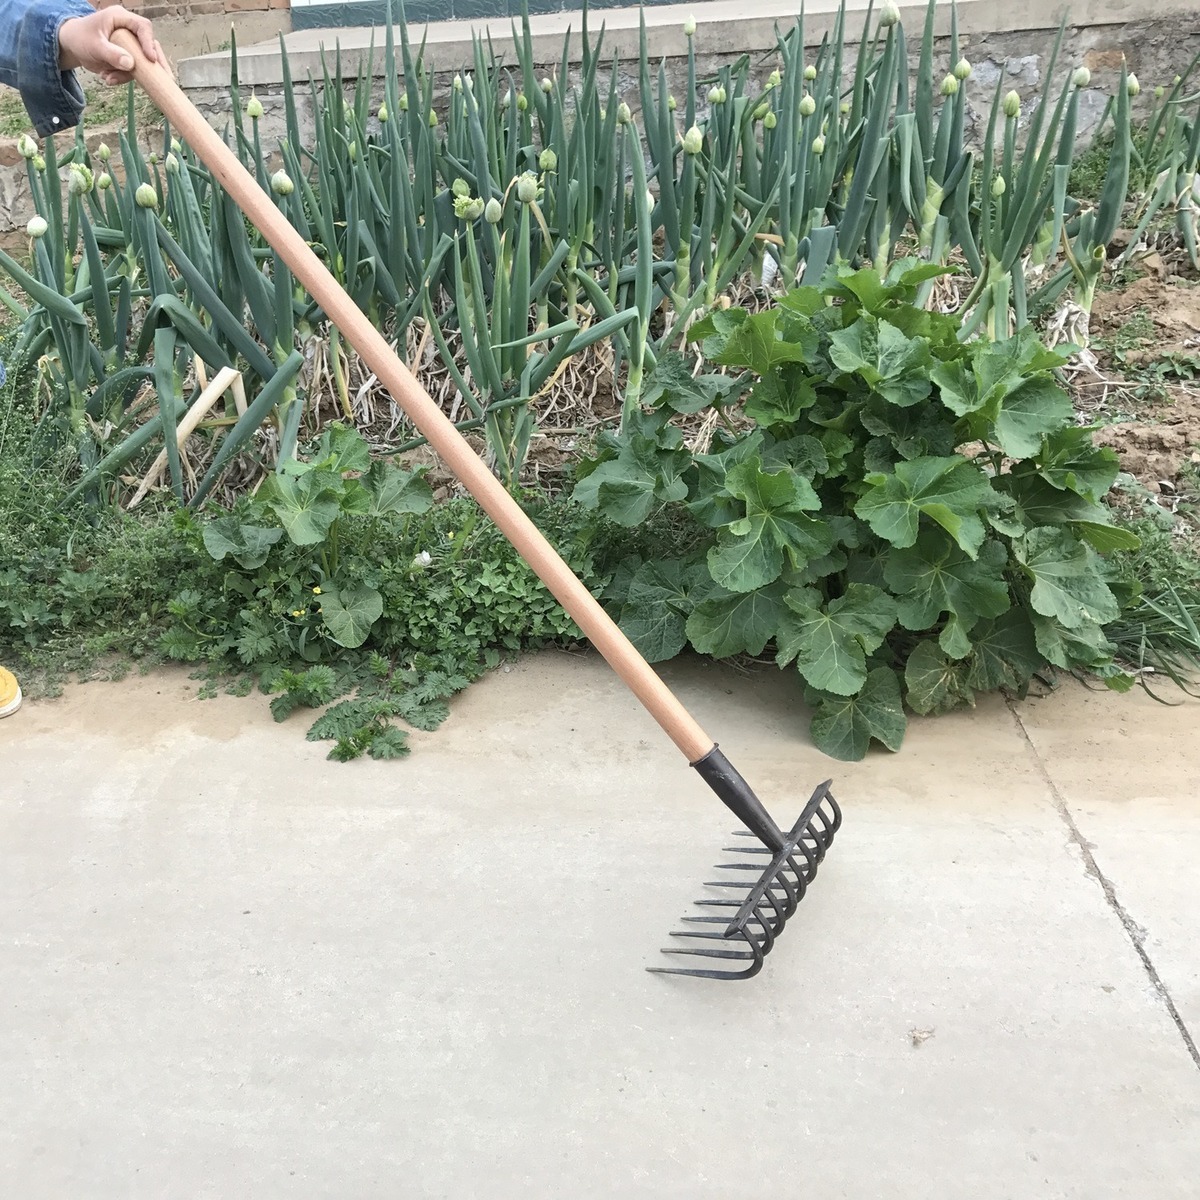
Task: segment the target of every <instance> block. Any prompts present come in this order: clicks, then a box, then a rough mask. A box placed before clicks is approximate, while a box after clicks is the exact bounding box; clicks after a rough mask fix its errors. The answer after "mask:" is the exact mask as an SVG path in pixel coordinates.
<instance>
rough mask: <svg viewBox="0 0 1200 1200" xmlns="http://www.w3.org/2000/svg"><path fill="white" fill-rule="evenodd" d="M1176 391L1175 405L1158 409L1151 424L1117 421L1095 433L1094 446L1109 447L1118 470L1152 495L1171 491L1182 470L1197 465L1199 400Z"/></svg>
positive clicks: (1198, 459) (1199, 439)
mask: <svg viewBox="0 0 1200 1200" xmlns="http://www.w3.org/2000/svg"><path fill="white" fill-rule="evenodd" d="M1178 391H1179V392H1180V395H1179V396H1178V399H1177V401H1176V404H1175V405H1174V406H1173V407H1172V408H1170V409H1159V410H1158V411H1157V412H1156V414H1155V415H1156V420H1154V421H1120V422H1118V423H1117V424H1115V425H1107V426H1105V427H1104V428H1103V429H1099V430H1097V431H1096V435H1095V442H1096V445H1097V446H1111V447H1112V448H1113V449H1114V450H1115V451H1116V452H1117V457H1118V458H1119V459H1120V460H1121V470H1123V471H1126V472H1128V473H1129V474H1130V475H1132V476H1134V478H1136V479H1137V480H1138V482H1139V483H1141V484H1142V485H1143V486H1144V487H1147V488H1149V489H1150V491H1152V492H1161V491H1175V490H1176V489H1177V487H1178V480H1179V477H1180V475H1181V474H1182V472H1183V469H1184V467H1185V466H1189V465H1190V466H1196V465H1197V464H1200V451H1197V449H1196V448H1197V446H1200V397H1197V396H1194V395H1188V394H1186V393H1184V392H1183V389H1178ZM1164 485H1165V486H1164Z"/></svg>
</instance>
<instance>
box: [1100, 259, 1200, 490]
mask: <svg viewBox="0 0 1200 1200" xmlns="http://www.w3.org/2000/svg"><path fill="white" fill-rule="evenodd" d="M1139 265H1140V266H1141V267H1142V269H1143V270H1145V271H1146V272H1147V273H1146V274H1144V275H1142V276H1141V277H1139V278H1138V279H1136V280H1134V281H1132V282H1131V283H1130V284H1129V285H1128V286H1127V287H1124V288H1122V289H1120V290H1117V291H1109V292H1102V293H1100V294H1099V295H1098V296H1097V297H1096V302H1095V306H1094V308H1093V312H1092V337H1093V345H1094V347H1095V349H1096V351H1097V356H1098V362H1099V369H1100V371H1101V372H1102V374H1103V378H1102V379H1101V380H1100V382H1099V383H1098V384H1091V385H1090V386H1089V387H1088V389H1087V391H1088V392H1089V393H1090V394H1091V397H1092V399H1093V403H1092V404H1088V405H1085V406H1084V407H1085V408H1094V410H1095V411H1096V416H1097V419H1098V420H1104V419H1105V418H1106V417H1108V416H1109V414H1110V413H1112V412H1114V411H1115V412H1117V413H1119V414H1121V416H1122V417H1123V418H1124V419H1119V420H1118V421H1116V422H1115V423H1113V424H1110V425H1106V426H1105V427H1104V428H1103V429H1100V430H1098V431H1097V433H1096V438H1095V440H1096V444H1097V445H1100V446H1111V447H1112V448H1113V449H1114V450H1116V452H1117V455H1118V457H1119V458H1120V460H1121V469H1122V470H1123V471H1126V472H1127V473H1128V474H1130V475H1133V476H1134V477H1135V478H1136V479H1137V480H1138V482H1139V483H1141V484H1142V485H1143V486H1144V487H1146V488H1148V489H1149V490H1150V491H1151V492H1155V493H1164V494H1168V495H1174V494H1176V493H1177V492H1178V490H1179V487H1180V477H1181V475H1182V474H1183V473H1184V471H1185V469H1186V468H1189V467H1190V468H1193V469H1194V468H1195V467H1196V466H1197V465H1198V464H1200V452H1198V449H1197V448H1198V447H1200V287H1197V286H1196V285H1195V284H1189V283H1188V282H1187V281H1185V280H1184V279H1182V278H1180V277H1179V276H1177V275H1173V274H1170V273H1169V272H1168V270H1167V268H1166V267H1165V266H1164V262H1163V260H1162V259H1161V258H1160V256H1159V255H1158V254H1151V255H1147V256H1146V257H1145V258H1144V260H1143V261H1142V262H1141V263H1140V264H1139ZM1097 394H1099V396H1100V397H1101V398H1100V399H1099V402H1098V403H1096V402H1095V398H1096V396H1097Z"/></svg>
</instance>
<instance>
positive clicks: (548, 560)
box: [113, 30, 713, 763]
mask: <svg viewBox="0 0 1200 1200" xmlns="http://www.w3.org/2000/svg"><path fill="white" fill-rule="evenodd" d="M113 40H114V41H115V42H117V43H118V44H119V45H120V46H122V47H123V48H124V49H125V50H127V51H128V52H129V53H130V54H131V55H132V56H133V61H134V64H135V66H134V71H133V74H134V78H135V79H136V81H137V82H138V83H139V84H140V85H141V87H142V88H143V89H144V90H145V91H146V93H147V94H148V95H149V96H150V98H151V99H152V100H153V101H154V102H155V103H156V104H157V105H158V107H159V108H160V109H161V110H162V111H163V113H165V114H166V116H167V117H168V118H169V119H170V121H171V124H172V125H173V126H174V127H175V129H176V130H177V131H178V133H179V135H180V137H181V139H182V140H183V141H185V142H187V144H188V145H189V146H191V148H192V149H193V150H194V151H195V152H196V154H197V155H199V157H200V159H201V161H203V162H204V163H205V165H206V166H207V167H208V168H209V170H210V171H212V173H213V174H214V175H215V176H216V177H217V179H218V180H219V181H220V183H221V185H222V186H223V187H224V188H225V190H226V191H227V192H228V193H229V194H230V195H231V196H232V197H233V198H234V200H235V201H236V202H237V204H238V207H239V208H240V209H241V210H242V212H243V213H244V214H245V215H246V216H247V217H248V218H249V219H250V221H251V222H252V223H253V224H254V225H255V226H256V227H257V228H258V230H259V231H260V232H261V233H262V235H263V237H264V238H266V240H267V242H268V243H269V244H270V245H271V246H272V247H273V248H274V249H275V251H276V252H277V253H278V254H279V255H280V257H281V258H282V259H283V260H284V262H286V263H287V265H288V266H289V267H290V268H291V270H292V272H293V274H294V275H295V276H296V278H297V279H299V280H300V281H301V283H303V284H304V286H305V287H306V288H307V289H308V291H309V293H310V294H311V295H312V296H313V298H314V299H315V300H317V302H318V303H319V304H320V305H321V307H322V308H323V309H324V310H325V312H326V313H327V314H328V316H329V319H330V321H332V322H333V324H334V325H335V326H336V327H337V329H338V330H340V331H341V333H342V335H343V336H344V337H345V338H346V340H347V341H348V342H349V343H350V344H351V345H352V346H353V347H354V348H355V350H357V351H358V353H359V355H360V356H361V357H362V359H363V360H364V361H365V362H366V364H367V365H368V366H369V367H370V368H371V370H372V371H373V372H374V373H375V375H376V376H377V377H378V378H379V380H380V381H381V382H382V383H383V385H384V386H385V387H386V388H387V390H388V391H389V392H390V393H391V395H392V397H393V399H394V400H395V401H396V403H397V404H399V405H400V407H401V408H402V409H403V410H404V412H405V413H406V414H407V416H408V418H409V420H410V421H412V423H413V424H414V425H415V426H416V427H417V429H419V430H420V431H421V435H422V436H423V437H424V438H425V439H426V440H427V441H428V442H429V444H430V445H431V446H432V447H433V448H434V450H435V451H436V452H437V453H438V455H439V456H440V457H441V459H442V461H443V462H444V463H445V464H446V466H448V467H449V468H450V470H452V471H453V472H454V473H455V475H457V476H458V478H459V479H460V480H461V481H462V483H463V484H464V485H465V486H466V488H467V490H468V491H470V493H471V495H472V496H474V497H475V499H476V500H477V501H478V502H479V504H480V506H481V507H482V508H483V510H484V511H485V512H486V513H487V514H488V516H489V517H491V519H492V520H493V521H494V522H495V523H496V525H497V526H499V528H500V529H501V530H502V531H503V533H504V535H505V537H507V538H508V540H509V541H510V542H512V544H513V546H515V547H516V549H517V551H518V552H519V553H520V555H521V557H522V558H524V559H525V561H526V562H527V563H528V564H529V565H530V566H531V567H532V568H533V569H534V571H536V572H537V575H538V577H539V578H540V579H541V580H542V582H543V583H544V584H545V585H546V586H547V587H548V588H549V589H550V591H551V592H552V593H553V594H554V596H555V597H556V598H557V600H558V602H559V603H560V604H561V605H562V606H563V608H565V609H566V610H567V612H568V613H570V615H571V617H572V618H573V619H574V620H575V622H576V624H577V625H578V626H579V628H580V629H582V630H583V632H584V633H585V634H586V635H587V637H588V640H589V641H590V642H591V643H592V645H593V646H595V647H596V649H597V650H599V651H600V653H601V654H603V655H604V657H605V658H606V659H607V660H608V663H609V665H610V666H611V667H612V668H613V670H614V671H616V673H617V674H618V675H619V676H620V677H621V678H622V679H623V680H624V681H625V683H626V685H627V686H628V687H629V689H630V690H631V691H632V692H633V694H634V695H635V696H636V697H637V698H638V699H639V700H640V701H641V702H642V704H643V705H644V706H645V707H646V709H647V711H648V712H649V713H650V715H651V716H652V717H653V718H654V719H655V720H656V721H657V722H658V723H659V724H660V725H661V726H662V727H663V729H664V730H665V731H666V733H667V736H668V737H670V739H671V740H672V741H673V742H674V743H675V745H676V746H678V747H679V749H680V751H681V752H682V753H683V754H684V755H686V756H687V760H688V762H689V763H695V762H698V761H699V760H700V759H702V758H703V757H704V756H705V755H706V754H708V753H709V751H710V750H712V748H713V740H712V738H710V737H709V736H708V735H707V734H706V733H705V732H704V730H703V729H701V728H700V726H699V725H698V724H697V723H696V721H695V720H694V719H693V717H692V716H691V714H690V713H689V712H688V711H687V709H686V708H684V707H683V705H682V704H681V703H680V702H679V701H678V700H677V699H676V698H675V696H674V694H673V693H672V692H671V690H670V689H669V688H668V687H667V685H666V684H665V683H663V681H662V680H661V679H659V677H658V675H657V674H655V672H654V670H653V669H652V668H651V667H650V665H649V664H648V663H647V662H646V660H645V659H644V658H643V657H642V656H641V655H640V654H639V653H638V652H637V650H636V649H635V648H634V647H633V644H632V643H631V642H630V641H629V639H628V638H627V637H626V636H625V635H624V634H623V633H622V632H621V630H620V629H619V628H618V627H617V624H616V622H614V621H613V620H612V619H611V618H610V617H609V615H608V614H607V613H606V612H605V611H604V609H603V608H602V607H601V606H600V605H599V604H598V603H597V601H596V599H595V598H594V597H593V596H592V594H591V592H589V591H588V590H587V588H586V587H584V585H583V584H582V583H581V582H580V580H579V579H578V577H577V576H576V575H575V573H574V572H573V571H572V570H571V568H570V567H568V566H567V564H566V563H565V562H563V560H562V558H561V557H560V556H559V554H558V553H557V551H556V550H555V549H554V547H553V546H551V545H550V543H549V542H548V541H547V540H546V539H545V538H544V537H543V536H542V534H541V532H540V531H539V530H538V528H537V526H536V525H534V523H533V522H532V521H531V520H530V519H529V518H528V517H527V516H526V515H525V513H524V512H523V511H522V510H521V508H520V506H519V505H518V504H517V503H516V501H514V500H513V498H512V497H511V496H510V495H509V494H508V492H507V491H505V489H504V487H503V485H502V484H501V483H500V482H499V480H497V479H496V477H495V476H494V475H493V474H492V473H491V471H489V470H488V468H487V466H486V465H485V463H484V462H483V460H482V459H481V458H480V457H479V456H478V455H477V454H476V453H475V451H474V450H472V449H471V447H470V445H469V444H468V442H467V440H466V439H465V438H464V437H463V436H462V434H461V433H459V432H458V430H457V429H455V428H454V425H453V423H452V422H451V421H450V420H449V418H448V417H447V416H446V415H445V414H444V413H443V412H442V410H441V409H440V408H439V407H438V406H437V405H436V404H435V403H434V402H433V400H432V399H430V397H429V395H428V394H427V393H426V391H425V389H424V388H423V387H421V385H420V384H419V383H418V382H417V381H416V379H415V378H414V377H413V375H412V374H411V372H410V371H409V370H408V368H407V367H406V366H405V365H404V363H403V362H401V361H400V359H399V358H398V357H397V355H396V354H395V353H394V352H393V350H392V348H391V347H390V346H389V345H388V343H387V341H386V340H385V339H384V337H383V336H382V334H380V332H379V331H378V330H377V329H376V328H375V326H374V325H372V324H371V322H370V321H369V320H368V319H367V318H366V316H365V315H364V314H363V313H362V311H361V310H360V309H359V308H358V306H357V305H356V304H355V303H354V301H353V300H351V299H350V297H349V296H348V295H347V294H346V292H345V291H343V290H342V288H341V286H340V285H339V284H338V282H337V280H336V279H334V277H333V276H332V275H331V274H330V273H329V271H328V270H327V269H326V267H325V265H324V263H322V262H321V260H320V259H319V258H318V257H317V256H316V255H315V254H314V253H313V251H312V250H311V249H310V248H309V247H308V245H307V244H306V243H305V241H304V239H303V238H302V237H301V236H300V235H299V234H298V233H297V232H296V230H295V229H293V228H292V226H291V225H290V224H289V222H288V221H287V219H286V218H285V217H284V216H283V214H282V213H281V212H280V211H279V209H278V208H276V206H275V204H274V202H273V201H272V200H271V198H270V197H269V196H268V195H267V194H266V193H265V192H264V191H263V190H262V188H260V187H259V185H258V182H257V181H256V180H255V179H254V177H253V176H252V175H251V174H250V173H249V172H248V171H247V170H246V169H245V167H243V166H242V164H241V163H240V162H239V161H238V159H237V157H236V156H235V155H234V153H233V152H232V151H231V150H230V149H229V147H228V146H226V145H225V143H224V142H223V141H222V140H221V138H220V137H219V136H218V135H217V133H216V132H215V131H214V130H213V129H212V127H211V126H210V125H209V124H208V122H207V121H206V120H205V119H204V118H203V117H202V116H201V115H200V113H199V112H198V111H197V110H196V108H195V106H194V105H193V104H192V102H191V101H190V100H189V99H188V98H187V96H186V95H184V93H183V91H182V90H181V89H180V87H179V85H178V84H176V82H175V80H174V79H173V78H172V76H171V73H170V72H169V71H168V70H167V69H166V68H165V67H163V66H161V65H159V64H158V63H152V62H150V61H149V59H147V58H146V56H145V55H144V54H143V53H142V51H141V49H140V48H139V46H138V44H137V41H136V39H135V38H134V36H133V34H131V33H130V32H128V31H127V30H116V31H115V32H114V34H113Z"/></svg>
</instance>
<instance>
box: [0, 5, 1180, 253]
mask: <svg viewBox="0 0 1200 1200" xmlns="http://www.w3.org/2000/svg"><path fill="white" fill-rule="evenodd" d="M147 2H148V3H157V2H158V0H147ZM189 2H191V0H189ZM196 2H199V3H220V4H222V5H227V6H232V5H236V4H243V5H244V4H259V5H261V4H264V3H269V2H273V0H196ZM1146 3H1147V5H1149V4H1150V3H1153V0H1146ZM1001 8H1002V6H997V9H998V12H997V16H998V17H1001V16H1002V13H1001V12H1000V11H999V10H1000V9H1001ZM698 9H699V11H700V12H701V13H703V7H702V6H701V5H698ZM143 11H145V10H143ZM227 11H228V10H227ZM652 11H653V10H648V12H652ZM1155 11H1161V10H1160V9H1157V8H1156V9H1155ZM906 20H907V21H908V25H909V28H910V29H916V30H917V31H918V32H919V23H917V22H914V21H913V20H911V19H909V15H908V13H906ZM158 24H160V22H156V25H158ZM240 24H241V23H240V22H239V45H244V44H245V40H244V38H243V35H242V33H241V30H240ZM341 32H342V33H343V34H353V33H355V32H361V31H354V30H350V31H341ZM1055 32H1056V31H1055V30H1053V29H1049V30H1047V29H1041V30H1038V29H1023V30H1018V31H1014V32H979V31H978V30H977V29H976V30H973V31H972V32H969V33H967V34H965V35H963V36H961V37H960V43H959V44H960V53H961V54H964V55H965V56H966V57H967V58H968V59H969V60H970V61H971V63H972V64H973V67H974V74H973V76H972V78H971V80H970V82H969V85H968V86H969V96H970V97H971V100H972V103H971V105H970V106H969V119H970V120H971V126H970V134H971V136H973V137H976V138H977V137H978V136H979V135H980V134H981V133H982V129H983V126H984V123H985V122H986V120H987V111H988V106H989V105H990V101H991V95H992V92H993V91H994V89H995V86H996V83H997V81H998V80H999V79H1000V77H1001V76H1004V77H1005V80H1004V86H1005V88H1006V89H1007V88H1010V87H1011V88H1013V89H1015V90H1016V91H1017V92H1018V93H1019V94H1020V95H1021V96H1022V99H1023V100H1028V99H1030V98H1031V97H1033V96H1034V95H1036V94H1037V93H1038V91H1039V89H1040V88H1041V86H1042V83H1043V76H1044V72H1045V70H1046V69H1047V66H1048V59H1049V54H1050V50H1051V48H1052V46H1053V43H1054V38H1055ZM306 36H307V35H306ZM721 40H726V41H727V39H721V38H716V37H713V38H709V39H707V44H712V43H713V42H714V41H721ZM682 42H683V39H682V37H678V38H674V39H672V42H671V44H672V45H675V44H682ZM342 44H343V50H344V51H345V45H346V43H345V41H343V43H342ZM543 44H546V45H547V46H550V45H552V44H553V45H556V46H558V50H555V51H554V52H552V53H550V52H548V53H547V55H546V62H545V64H544V65H545V67H546V69H547V71H553V70H556V69H557V67H558V52H559V50H560V49H561V45H560V44H559V43H557V42H554V43H551V42H550V41H545V42H544V43H543ZM609 44H610V45H611V42H610V43H609ZM635 44H636V43H635ZM936 45H937V54H938V70H939V73H940V72H944V71H946V70H948V69H949V68H950V66H951V65H952V64H951V63H950V52H949V39H948V38H944V37H943V38H940V39H938V41H937V44H936ZM747 49H751V51H752V53H751V57H752V61H753V62H754V63H755V68H754V70H755V74H756V75H757V76H758V77H759V80H760V82H761V81H762V80H765V78H766V76H767V74H768V73H769V72H770V71H771V70H772V68H773V66H774V63H773V62H772V61H771V57H770V55H769V54H765V53H760V52H754V51H753V48H751V47H747V46H745V45H736V46H735V45H730V47H729V49H728V51H727V52H725V53H721V54H712V53H709V54H704V55H701V56H700V57H699V61H698V67H699V71H700V75H701V77H702V78H703V77H704V76H705V75H712V74H715V72H716V71H717V70H718V69H719V67H720V66H722V65H724V64H725V63H728V62H731V61H733V60H734V59H735V58H737V57H738V56H740V55H741V54H743V53H745V52H746V51H747ZM1197 52H1200V25H1198V23H1197V21H1196V20H1195V17H1194V15H1190V14H1176V15H1172V16H1166V17H1160V18H1156V19H1152V20H1137V21H1132V20H1131V21H1127V22H1123V23H1114V22H1113V21H1111V20H1105V21H1104V22H1102V23H1097V24H1093V25H1079V26H1076V27H1072V28H1069V29H1068V30H1067V33H1066V36H1065V37H1064V40H1063V46H1062V50H1061V53H1060V59H1059V64H1060V65H1059V68H1058V70H1059V71H1060V72H1065V71H1067V70H1073V69H1074V68H1075V67H1077V66H1080V65H1083V66H1087V67H1088V68H1089V69H1090V70H1091V73H1092V79H1091V84H1090V86H1089V87H1088V88H1086V89H1085V90H1084V94H1083V96H1082V97H1081V104H1080V114H1079V116H1080V119H1079V138H1080V141H1081V143H1082V144H1086V140H1087V139H1088V138H1089V137H1090V134H1091V133H1092V131H1093V130H1094V128H1095V126H1096V124H1097V122H1098V121H1099V120H1100V118H1101V116H1102V114H1103V112H1104V108H1105V105H1106V103H1107V97H1108V96H1109V95H1110V94H1111V92H1112V90H1113V89H1114V87H1115V85H1116V83H1117V81H1118V79H1119V77H1120V70H1121V63H1122V61H1123V59H1124V61H1127V63H1128V65H1129V69H1130V70H1131V71H1133V72H1135V73H1136V74H1137V76H1138V78H1139V80H1140V82H1141V84H1142V93H1141V96H1140V97H1139V98H1138V101H1137V106H1135V111H1136V107H1140V108H1142V109H1144V108H1145V107H1146V106H1147V105H1148V104H1149V103H1150V102H1151V96H1152V93H1153V90H1154V87H1155V86H1156V85H1159V84H1161V85H1164V86H1169V85H1170V83H1171V81H1172V79H1173V77H1174V76H1175V74H1176V73H1177V72H1179V71H1182V70H1183V69H1184V68H1185V67H1186V66H1187V65H1188V63H1189V62H1190V61H1191V60H1192V58H1193V57H1194V56H1195V55H1196V54H1197ZM378 57H379V56H378V55H377V58H378ZM310 60H311V54H310ZM343 61H344V62H347V57H346V56H345V55H344V58H343ZM429 61H430V64H431V66H432V67H433V69H434V70H435V103H441V102H444V100H445V98H446V97H447V96H448V94H449V87H450V82H451V80H452V78H453V76H454V74H455V73H456V72H457V71H458V70H460V69H462V68H463V67H466V66H467V65H469V52H468V51H466V50H464V48H463V45H462V43H461V42H459V43H457V44H455V45H454V46H437V45H434V46H433V47H432V48H431V50H430V51H429ZM666 63H667V73H668V77H669V79H670V84H671V87H672V88H673V89H674V91H675V93H676V95H679V96H681V95H682V94H683V91H684V88H685V87H686V59H685V58H682V57H668V58H667V60H666ZM306 69H307V68H306ZM576 69H577V68H576ZM225 70H226V71H227V70H228V68H227V67H225ZM356 70H357V63H356V62H355V61H353V59H350V60H349V65H348V66H347V67H346V74H347V75H348V76H353V74H354V72H355V71H356ZM210 74H212V72H211V71H210ZM245 77H246V75H245V74H244V76H243V78H245ZM183 78H184V82H185V85H186V81H187V73H186V71H185V72H184V74H183ZM302 78H303V74H302V73H299V72H298V73H297V82H298V83H299V80H300V79H302ZM376 83H377V87H378V89H379V90H380V91H382V79H381V78H377V80H376ZM618 83H619V87H620V89H621V91H622V93H623V94H624V96H625V99H626V100H627V101H628V103H629V104H630V106H631V107H632V108H635V109H636V104H637V90H638V89H637V77H636V71H635V70H634V69H633V68H632V67H628V68H627V67H622V68H619V79H618ZM187 91H188V94H189V95H190V97H191V99H192V101H193V103H195V104H196V105H197V107H199V108H200V110H201V111H202V112H203V113H204V114H205V115H206V116H207V117H208V118H209V120H210V121H211V122H212V123H213V124H214V125H216V126H217V127H221V126H223V125H225V124H226V122H227V121H228V117H229V104H230V101H229V92H228V88H227V87H224V86H222V87H211V86H193V87H188V88H187ZM256 91H257V95H258V97H259V99H260V100H261V101H262V103H263V108H264V116H263V119H262V123H261V132H262V137H263V141H264V144H265V145H267V146H272V147H273V146H275V145H276V144H277V143H278V141H279V139H280V138H281V137H282V136H283V134H284V106H283V97H282V88H281V86H280V85H279V84H276V83H271V82H270V81H269V80H265V81H264V82H260V83H259V84H258V86H257V88H256ZM702 95H703V89H702ZM296 103H297V108H298V112H299V117H300V121H301V125H302V128H307V129H311V127H312V98H311V94H310V92H309V89H308V87H307V86H306V85H300V86H298V87H297V89H296ZM318 103H320V95H319V93H318ZM1030 109H1031V105H1029V104H1025V105H1024V106H1023V112H1025V113H1026V114H1027V113H1028V112H1029V110H1030ZM1023 119H1024V118H1023ZM89 135H90V136H89V139H88V140H89V142H93V141H96V140H98V131H93V130H92V129H91V128H90V127H89ZM109 141H110V142H113V141H114V139H113V138H112V137H111V136H110V137H109ZM114 144H115V143H114ZM29 215H30V209H29V195H28V187H27V184H26V182H25V168H24V163H23V162H21V161H20V159H19V156H18V155H17V154H16V147H15V143H13V142H12V141H8V140H0V234H3V233H5V232H7V231H11V230H13V229H21V228H22V227H23V226H24V224H25V222H26V220H27V219H28V217H29Z"/></svg>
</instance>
